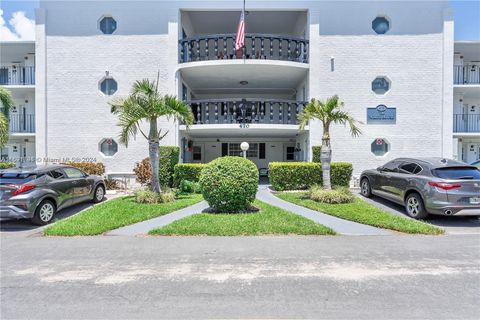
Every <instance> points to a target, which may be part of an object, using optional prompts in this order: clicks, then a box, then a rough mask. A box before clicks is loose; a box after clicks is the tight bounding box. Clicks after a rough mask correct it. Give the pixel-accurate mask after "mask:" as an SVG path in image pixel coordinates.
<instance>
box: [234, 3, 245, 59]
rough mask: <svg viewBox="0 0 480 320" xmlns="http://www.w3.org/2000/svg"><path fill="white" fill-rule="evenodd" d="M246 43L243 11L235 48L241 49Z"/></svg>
mask: <svg viewBox="0 0 480 320" xmlns="http://www.w3.org/2000/svg"><path fill="white" fill-rule="evenodd" d="M244 45H245V11H242V15H241V16H240V21H239V22H238V29H237V37H236V41H235V50H240V49H242V48H243V46H244Z"/></svg>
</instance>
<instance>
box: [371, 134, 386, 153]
mask: <svg viewBox="0 0 480 320" xmlns="http://www.w3.org/2000/svg"><path fill="white" fill-rule="evenodd" d="M371 151H372V153H373V154H374V155H376V156H384V155H385V154H387V152H388V151H390V145H389V143H388V142H387V140H385V139H382V138H377V139H375V141H373V142H372V145H371Z"/></svg>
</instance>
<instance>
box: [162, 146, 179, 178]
mask: <svg viewBox="0 0 480 320" xmlns="http://www.w3.org/2000/svg"><path fill="white" fill-rule="evenodd" d="M159 155H160V163H159V166H158V176H159V180H160V185H161V186H162V187H172V186H173V172H174V167H175V165H176V164H177V163H178V158H179V156H180V148H179V147H174V146H161V147H160V149H159Z"/></svg>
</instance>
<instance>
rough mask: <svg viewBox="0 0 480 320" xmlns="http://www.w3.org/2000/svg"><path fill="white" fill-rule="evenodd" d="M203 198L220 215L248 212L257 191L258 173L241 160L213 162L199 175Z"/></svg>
mask: <svg viewBox="0 0 480 320" xmlns="http://www.w3.org/2000/svg"><path fill="white" fill-rule="evenodd" d="M200 185H201V186H202V194H203V198H205V200H206V201H207V202H208V204H209V205H210V207H211V208H213V209H215V210H216V211H218V212H225V213H232V212H239V211H242V210H245V209H248V207H249V206H250V204H251V203H252V202H253V200H255V194H256V193H257V189H258V169H257V166H256V165H255V164H254V163H253V162H252V161H250V160H247V159H245V158H241V157H222V158H217V159H215V160H213V161H212V162H210V163H209V164H208V165H207V166H206V167H205V168H203V170H202V173H201V174H200Z"/></svg>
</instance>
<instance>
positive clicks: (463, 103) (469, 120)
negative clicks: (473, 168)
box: [453, 42, 480, 163]
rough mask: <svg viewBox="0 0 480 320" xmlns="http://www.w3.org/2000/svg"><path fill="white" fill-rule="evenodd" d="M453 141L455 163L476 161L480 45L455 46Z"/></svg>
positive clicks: (479, 135)
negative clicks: (457, 160) (457, 161)
mask: <svg viewBox="0 0 480 320" xmlns="http://www.w3.org/2000/svg"><path fill="white" fill-rule="evenodd" d="M454 68H455V73H454V85H453V90H454V97H453V108H454V115H453V117H454V118H453V137H454V141H455V143H454V146H456V149H454V154H455V157H456V158H457V159H460V160H462V161H465V162H467V163H472V162H474V161H476V160H480V42H456V43H455V57H454Z"/></svg>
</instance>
